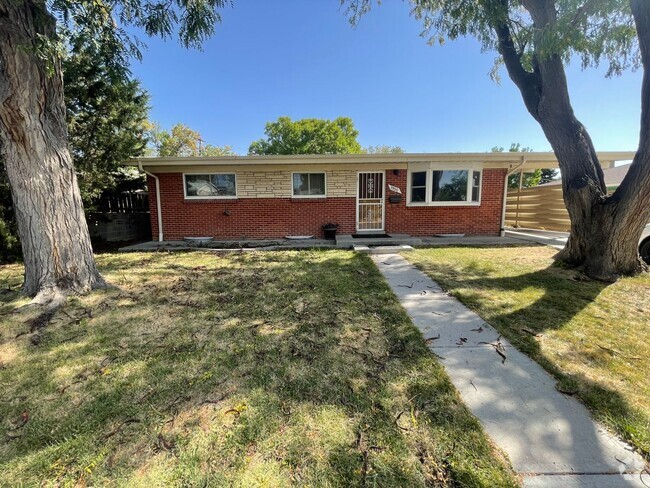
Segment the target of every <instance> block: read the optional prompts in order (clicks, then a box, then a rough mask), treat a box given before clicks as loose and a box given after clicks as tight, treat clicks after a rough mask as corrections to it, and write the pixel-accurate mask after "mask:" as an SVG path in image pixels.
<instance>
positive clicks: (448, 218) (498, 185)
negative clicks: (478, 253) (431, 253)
mask: <svg viewBox="0 0 650 488" xmlns="http://www.w3.org/2000/svg"><path fill="white" fill-rule="evenodd" d="M506 172H507V170H505V169H485V170H483V181H482V182H481V185H482V186H481V205H479V206H451V207H438V206H434V207H428V206H422V207H407V206H406V175H407V173H406V170H401V171H400V172H399V175H394V174H393V172H392V171H386V181H387V182H388V183H389V184H391V185H394V186H397V187H398V188H400V189H401V190H402V202H401V203H390V202H389V201H388V196H389V195H392V194H393V193H392V192H391V191H390V190H388V189H387V195H386V231H387V232H392V233H395V234H411V235H413V236H427V235H428V236H430V235H433V234H469V235H498V234H499V232H500V231H501V215H502V209H503V184H504V181H505V177H506Z"/></svg>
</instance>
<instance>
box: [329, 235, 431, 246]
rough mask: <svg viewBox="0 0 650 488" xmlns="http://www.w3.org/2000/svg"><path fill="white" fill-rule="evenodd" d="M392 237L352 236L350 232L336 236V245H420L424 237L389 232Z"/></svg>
mask: <svg viewBox="0 0 650 488" xmlns="http://www.w3.org/2000/svg"><path fill="white" fill-rule="evenodd" d="M389 236H390V237H366V238H364V237H357V238H355V237H352V236H351V235H350V234H343V235H338V236H336V247H338V248H340V249H354V248H355V246H368V247H376V246H401V245H407V246H420V245H422V239H420V238H418V237H411V236H410V235H408V234H389Z"/></svg>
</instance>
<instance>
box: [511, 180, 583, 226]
mask: <svg viewBox="0 0 650 488" xmlns="http://www.w3.org/2000/svg"><path fill="white" fill-rule="evenodd" d="M506 225H507V226H510V227H524V228H528V229H547V230H559V231H568V230H569V228H570V226H571V223H570V221H569V214H568V212H567V210H566V207H565V206H564V200H563V198H562V186H561V185H550V186H537V187H533V188H523V189H521V190H519V189H516V190H508V195H507V197H506Z"/></svg>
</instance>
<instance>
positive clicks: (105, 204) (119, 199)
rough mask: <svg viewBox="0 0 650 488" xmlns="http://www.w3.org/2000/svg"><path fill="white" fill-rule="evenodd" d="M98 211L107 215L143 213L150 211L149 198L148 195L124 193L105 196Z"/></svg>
mask: <svg viewBox="0 0 650 488" xmlns="http://www.w3.org/2000/svg"><path fill="white" fill-rule="evenodd" d="M98 210H99V211H100V212H107V213H141V212H148V211H149V196H148V195H147V194H146V193H126V192H125V193H122V194H120V195H111V196H104V197H102V198H101V199H100V201H99V205H98Z"/></svg>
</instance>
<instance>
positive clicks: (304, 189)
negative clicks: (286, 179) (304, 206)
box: [293, 173, 325, 197]
mask: <svg viewBox="0 0 650 488" xmlns="http://www.w3.org/2000/svg"><path fill="white" fill-rule="evenodd" d="M293 196H295V197H317V196H319V197H323V196H325V173H294V174H293Z"/></svg>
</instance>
